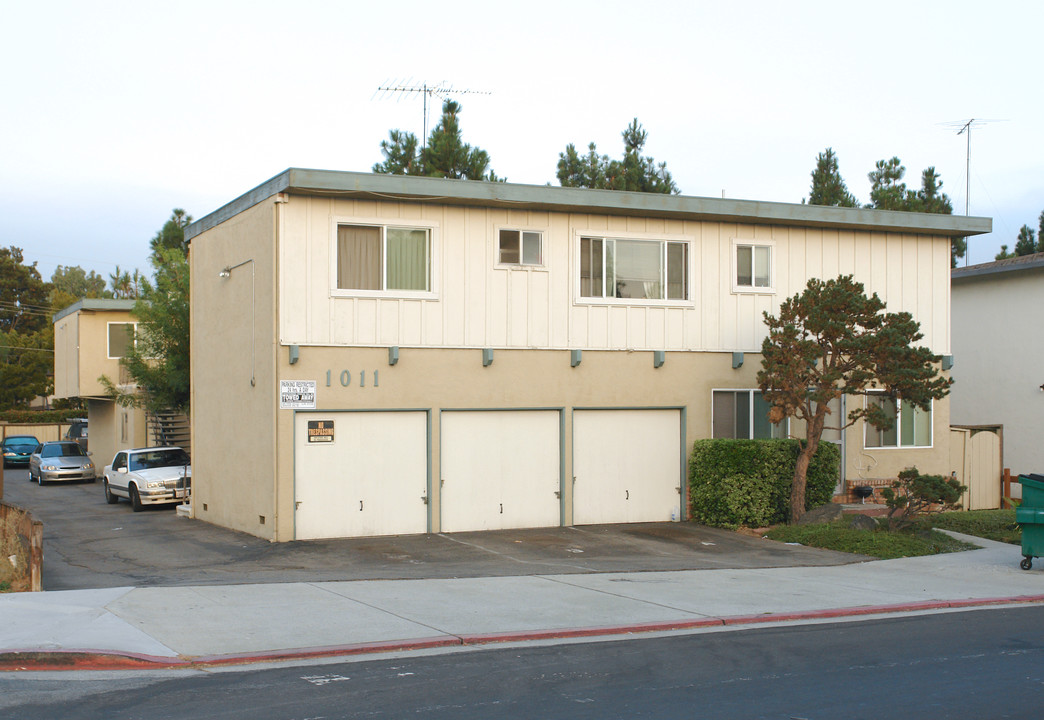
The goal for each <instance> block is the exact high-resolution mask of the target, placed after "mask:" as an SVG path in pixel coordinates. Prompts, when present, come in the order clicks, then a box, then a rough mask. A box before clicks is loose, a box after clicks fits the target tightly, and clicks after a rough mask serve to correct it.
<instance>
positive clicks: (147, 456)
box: [129, 448, 189, 470]
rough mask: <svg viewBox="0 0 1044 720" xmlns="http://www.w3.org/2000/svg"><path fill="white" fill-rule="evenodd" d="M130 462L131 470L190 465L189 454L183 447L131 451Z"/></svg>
mask: <svg viewBox="0 0 1044 720" xmlns="http://www.w3.org/2000/svg"><path fill="white" fill-rule="evenodd" d="M129 464H130V469H131V470H148V469H150V468H159V467H171V466H174V465H188V464H189V456H188V453H186V452H185V451H184V450H182V449H181V448H167V449H164V450H148V451H146V452H137V453H131V456H130V461H129Z"/></svg>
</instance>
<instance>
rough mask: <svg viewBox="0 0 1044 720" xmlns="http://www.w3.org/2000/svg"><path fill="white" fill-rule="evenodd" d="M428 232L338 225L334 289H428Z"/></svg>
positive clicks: (424, 230)
mask: <svg viewBox="0 0 1044 720" xmlns="http://www.w3.org/2000/svg"><path fill="white" fill-rule="evenodd" d="M430 257H431V231H430V230H428V229H426V228H402V227H390V226H368V225H339V226H338V227H337V288H338V289H341V290H375V291H394V290H406V291H420V292H426V291H428V290H430V289H431V261H430Z"/></svg>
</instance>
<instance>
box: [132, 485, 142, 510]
mask: <svg viewBox="0 0 1044 720" xmlns="http://www.w3.org/2000/svg"><path fill="white" fill-rule="evenodd" d="M130 501H131V508H133V509H134V512H141V511H142V508H144V507H145V506H144V505H142V504H141V496H140V495H138V486H137V485H131V486H130Z"/></svg>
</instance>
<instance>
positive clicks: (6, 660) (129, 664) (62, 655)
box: [0, 650, 188, 672]
mask: <svg viewBox="0 0 1044 720" xmlns="http://www.w3.org/2000/svg"><path fill="white" fill-rule="evenodd" d="M187 666H188V662H186V661H185V660H184V659H182V658H177V657H163V656H159V655H143V654H140V653H124V652H114V651H112V650H9V651H5V652H3V653H0V672H9V671H27V670H32V671H42V670H167V669H171V668H184V667H187Z"/></svg>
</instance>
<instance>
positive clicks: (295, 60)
mask: <svg viewBox="0 0 1044 720" xmlns="http://www.w3.org/2000/svg"><path fill="white" fill-rule="evenodd" d="M1042 27H1044V3H1041V2H1039V0H1026V1H1018V0H1013V1H1007V0H997V1H996V2H989V3H987V2H981V1H980V2H966V1H964V0H949V1H947V2H930V1H922V0H918V1H917V2H909V0H903V1H902V2H894V1H892V0H881V1H878V2H873V3H867V2H852V3H847V2H837V0H831V1H829V2H812V1H809V2H803V1H801V0H794V1H793V2H787V3H782V2H778V1H774V2H721V1H720V0H719V1H717V2H702V1H699V0H688V1H687V2H658V1H657V0H648V1H647V2H643V3H630V2H617V1H615V0H598V1H597V2H570V1H569V0H557V1H555V2H545V1H544V0H529V1H527V2H509V1H505V2H489V1H488V0H483V1H481V2H454V1H452V0H445V1H444V2H439V3H433V2H414V1H413V0H397V1H396V2H394V3H380V2H366V3H361V2H333V1H325V2H324V1H319V0H297V1H296V2H293V3H287V2H269V1H268V0H252V1H251V2H232V1H227V2H226V1H224V0H207V1H206V2H196V1H195V0H184V1H182V2H178V3H153V2H142V1H141V0H136V1H135V2H107V1H105V0H100V1H98V2H91V3H84V2H48V1H47V0H39V1H38V2H34V3H16V2H13V0H12V1H10V2H6V3H4V21H3V24H2V27H0V66H2V67H3V68H4V70H5V71H4V79H5V82H4V93H3V100H2V108H3V112H2V113H0V138H2V139H0V246H2V247H8V246H15V247H19V248H21V249H22V250H23V252H24V255H25V259H26V261H27V262H30V263H31V262H35V263H36V264H37V268H38V269H39V271H40V273H41V275H42V276H43V278H44V279H45V280H48V279H50V277H51V275H52V273H53V272H54V269H55V267H56V266H58V265H65V266H73V265H79V266H80V267H83V268H84V269H86V270H94V271H95V272H97V273H99V274H101V275H103V276H104V277H106V278H107V277H108V276H109V275H110V274H111V273H113V272H115V271H116V266H117V265H118V266H119V268H120V270H121V271H123V270H134V269H139V270H141V271H142V272H146V273H148V274H150V275H151V269H150V267H149V264H148V253H149V240H150V239H151V238H152V237H153V235H155V234H156V232H157V231H158V230H159V229H160V227H162V225H163V223H164V222H165V221H166V220H167V219H168V218H169V217H170V214H171V210H172V209H173V208H184V209H185V210H186V211H187V212H188V213H189V214H190V215H192V216H193V217H194V218H197V219H198V218H200V217H203V216H204V215H206V214H208V213H210V212H212V211H214V210H216V209H217V208H219V207H220V206H222V205H224V204H225V203H226V202H228V201H230V200H232V199H234V198H236V197H238V196H239V195H241V194H243V193H244V192H246V191H248V190H250V189H251V188H253V187H255V186H257V185H259V184H261V183H262V182H264V181H265V180H267V179H269V178H270V177H272V176H274V175H276V174H278V173H280V172H282V171H283V170H285V169H286V168H288V167H301V168H321V169H329V170H350V171H362V172H366V171H369V170H370V169H371V168H372V166H373V164H374V163H376V162H379V161H380V160H381V159H382V156H381V153H380V142H381V140H384V139H386V138H387V137H388V131H389V130H391V129H393V128H398V129H402V130H407V131H410V132H414V133H415V134H417V135H418V136H419V135H421V134H422V128H423V124H424V121H423V109H422V108H423V104H422V100H421V97H422V96H421V94H420V93H409V94H406V93H402V94H396V93H390V92H380V91H378V88H379V87H384V86H395V85H398V86H409V87H418V86H422V85H424V84H427V85H429V86H430V85H436V86H443V87H452V88H454V89H455V90H457V91H461V90H468V91H472V92H468V93H459V92H458V93H456V94H451V95H450V97H452V98H453V99H455V100H457V101H458V102H460V103H461V105H462V106H463V111H462V112H461V115H460V122H461V127H462V130H463V136H464V140H465V141H466V142H468V143H471V144H472V145H475V146H478V147H481V148H483V149H484V150H486V151H487V152H488V153H489V155H490V158H491V167H492V169H493V170H494V171H495V172H496V173H497V175H498V176H501V177H506V178H507V180H508V181H509V182H515V183H526V184H536V185H544V184H547V183H552V184H555V185H557V181H556V180H555V169H556V163H557V160H558V154H559V153H560V152H562V151H563V150H564V149H565V146H566V145H567V144H568V143H574V144H576V145H577V147H578V148H585V147H586V146H587V144H588V143H590V142H595V143H597V146H598V150H599V152H600V153H603V154H608V155H610V156H611V157H619V156H620V155H621V154H622V141H621V137H620V134H621V132H622V131H623V130H624V128H625V127H626V126H627V125H628V123H630V121H631V120H632V118H635V117H637V118H638V120H639V122H641V124H642V125H643V127H644V128H645V130H646V131H647V132H648V142H647V144H646V148H645V154H647V155H651V156H652V157H653V158H655V159H656V160H657V162H666V163H667V168H668V170H670V172H671V173H672V174H673V176H674V180H675V182H676V183H677V184H678V186H679V187H680V188H681V191H682V194H684V195H691V196H704V197H728V198H740V199H749V200H761V201H772V202H793V203H800V202H801V200H802V198H807V196H808V191H809V186H810V174H811V172H812V170H813V168H814V167H815V160H816V155H817V154H818V153H820V152H822V151H823V150H824V149H825V148H827V147H832V148H833V149H834V151H835V152H836V153H837V156H838V159H839V162H840V171H841V174H842V176H843V177H844V179H845V181H846V182H847V184H848V187H849V189H850V190H851V191H852V192H853V193H854V194H855V195H856V197H857V198H859V199H860V201H861V202H867V201H868V200H869V191H870V183H869V181H868V180H867V173H868V172H870V171H871V170H872V169H873V167H874V163H875V162H876V161H877V160H880V159H885V158H890V157H892V156H898V157H899V158H900V159H901V160H902V162H903V164H904V165H905V167H906V168H907V176H906V181H907V184H908V185H909V186H912V187H918V186H919V184H920V175H921V171H922V170H923V169H924V168H926V167H929V166H934V167H935V168H936V170H937V171H938V172H939V173H940V175H941V177H942V180H943V191H944V192H946V193H947V194H948V195H949V196H950V197H951V199H952V201H953V205H954V212H955V213H957V214H963V213H964V212H965V207H966V203H969V195H970V214H972V215H977V216H986V217H992V218H993V228H994V231H993V233H991V234H990V235H986V236H978V237H974V238H972V239H971V240H970V251H969V262H971V263H972V264H975V263H980V262H988V261H991V260H993V257H994V255H995V254H996V253H997V252H998V250H999V249H1000V246H1001V244H1002V243H1004V244H1007V245H1008V246H1009V248H1011V247H1013V246H1014V244H1015V237H1016V236H1017V234H1018V231H1019V228H1020V227H1021V226H1022V225H1024V224H1027V225H1029V226H1030V227H1031V228H1033V229H1034V230H1036V228H1037V227H1038V217H1039V215H1040V213H1041V212H1042V211H1044V137H1042V130H1044V93H1041V92H1040V77H1041V70H1042V68H1044V45H1042V43H1041V41H1040V37H1041V35H1040V29H1041V28H1042ZM434 106H435V107H434V108H433V109H432V110H431V111H430V119H429V128H430V126H431V125H433V124H434V123H435V122H436V120H437V118H438V115H439V112H438V109H439V100H438V99H436V100H435V101H434ZM971 118H976V119H981V120H983V121H984V122H982V123H979V124H977V125H975V126H973V127H972V131H971V145H970V168H971V172H970V193H969V192H968V191H967V189H966V188H967V186H968V177H969V176H968V174H967V173H966V171H965V168H966V166H967V163H968V158H969V155H968V150H969V147H968V143H967V140H968V136H967V135H958V134H957V131H958V129H959V127H957V125H959V124H960V123H961V122H964V121H967V120H969V119H971ZM987 121H988V122H987ZM955 124H956V125H955Z"/></svg>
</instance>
